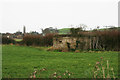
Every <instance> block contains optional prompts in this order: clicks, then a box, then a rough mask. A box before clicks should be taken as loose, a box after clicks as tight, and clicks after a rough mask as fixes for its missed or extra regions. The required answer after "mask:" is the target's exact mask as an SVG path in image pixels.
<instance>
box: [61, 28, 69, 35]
mask: <svg viewBox="0 0 120 80" xmlns="http://www.w3.org/2000/svg"><path fill="white" fill-rule="evenodd" d="M68 33H70V28H62V29H59V34H68Z"/></svg>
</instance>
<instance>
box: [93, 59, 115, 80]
mask: <svg viewBox="0 0 120 80" xmlns="http://www.w3.org/2000/svg"><path fill="white" fill-rule="evenodd" d="M103 62H105V61H103V58H102V57H101V60H100V61H97V62H96V64H95V68H94V70H93V78H107V79H114V80H115V74H114V70H113V67H112V68H110V66H109V61H108V60H107V61H106V62H107V63H106V67H105V66H104V64H103ZM110 72H111V73H110Z"/></svg>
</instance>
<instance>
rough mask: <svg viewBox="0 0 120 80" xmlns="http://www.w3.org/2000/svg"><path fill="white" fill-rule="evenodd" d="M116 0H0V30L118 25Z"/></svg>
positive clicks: (36, 29)
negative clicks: (80, 25) (24, 27)
mask: <svg viewBox="0 0 120 80" xmlns="http://www.w3.org/2000/svg"><path fill="white" fill-rule="evenodd" d="M118 1H119V0H1V2H0V20H1V21H0V22H1V23H0V26H1V28H0V32H2V33H3V32H10V33H14V32H16V31H18V30H20V31H22V32H23V25H25V26H26V31H27V32H30V31H37V32H39V33H40V32H41V28H43V29H45V28H47V27H53V28H58V29H60V28H67V27H69V28H70V25H71V24H72V25H74V26H76V25H79V24H86V25H87V26H88V29H90V28H96V26H100V27H101V28H102V27H103V26H109V25H111V26H118Z"/></svg>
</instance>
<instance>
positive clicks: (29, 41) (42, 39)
mask: <svg viewBox="0 0 120 80" xmlns="http://www.w3.org/2000/svg"><path fill="white" fill-rule="evenodd" d="M53 35H54V34H46V35H45V36H41V35H26V36H24V37H23V41H22V43H23V44H25V45H27V46H30V45H33V46H52V45H53Z"/></svg>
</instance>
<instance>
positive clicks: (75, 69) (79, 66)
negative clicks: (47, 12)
mask: <svg viewBox="0 0 120 80" xmlns="http://www.w3.org/2000/svg"><path fill="white" fill-rule="evenodd" d="M2 52H3V53H2V59H3V62H2V70H3V71H2V75H3V78H29V77H30V75H31V73H33V72H34V70H35V69H36V70H38V71H37V74H36V77H37V78H50V77H52V74H53V73H55V72H56V73H57V75H61V76H62V78H67V77H70V78H91V77H92V76H93V72H92V70H93V69H94V67H95V64H96V62H97V61H99V60H100V57H103V59H104V62H105V64H106V60H109V66H110V67H113V69H114V72H115V76H116V77H117V72H118V52H110V51H109V52H92V53H90V52H86V53H85V52H81V53H74V52H66V53H65V52H53V51H46V48H44V47H41V48H39V47H36V48H34V47H25V46H15V45H3V46H2ZM64 72H70V74H71V75H69V76H68V75H67V74H66V75H63V73H64Z"/></svg>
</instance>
